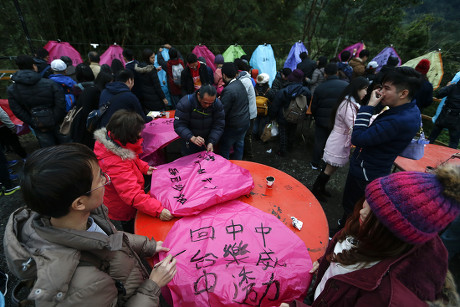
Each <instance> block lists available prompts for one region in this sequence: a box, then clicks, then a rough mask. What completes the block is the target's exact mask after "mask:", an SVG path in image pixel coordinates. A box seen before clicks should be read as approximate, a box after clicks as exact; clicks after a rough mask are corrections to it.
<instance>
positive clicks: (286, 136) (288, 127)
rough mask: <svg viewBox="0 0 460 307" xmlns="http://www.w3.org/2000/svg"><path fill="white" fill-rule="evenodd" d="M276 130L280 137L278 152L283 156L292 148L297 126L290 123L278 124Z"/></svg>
mask: <svg viewBox="0 0 460 307" xmlns="http://www.w3.org/2000/svg"><path fill="white" fill-rule="evenodd" d="M278 128H279V135H280V152H281V153H283V154H284V153H286V152H287V151H288V149H289V148H288V147H292V143H293V142H294V137H295V131H296V128H297V124H292V123H285V124H279V125H278Z"/></svg>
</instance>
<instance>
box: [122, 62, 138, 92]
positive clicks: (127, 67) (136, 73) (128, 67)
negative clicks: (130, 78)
mask: <svg viewBox="0 0 460 307" xmlns="http://www.w3.org/2000/svg"><path fill="white" fill-rule="evenodd" d="M136 64H137V65H139V62H138V61H137V60H132V61H131V62H128V63H126V66H125V68H126V69H129V70H131V71H132V72H133V74H134V86H133V88H132V89H131V92H132V93H133V94H134V95H136V97H137V99H139V100H141V99H142V79H141V78H140V73H138V72H137V71H136V70H135V69H134V67H135V66H136Z"/></svg>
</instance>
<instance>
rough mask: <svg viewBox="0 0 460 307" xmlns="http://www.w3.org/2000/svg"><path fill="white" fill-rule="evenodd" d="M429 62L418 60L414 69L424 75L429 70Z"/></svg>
mask: <svg viewBox="0 0 460 307" xmlns="http://www.w3.org/2000/svg"><path fill="white" fill-rule="evenodd" d="M430 64H431V63H430V60H427V59H422V60H421V61H420V62H418V64H417V66H415V70H416V71H418V72H419V73H421V74H422V75H426V74H427V73H428V71H429V70H430Z"/></svg>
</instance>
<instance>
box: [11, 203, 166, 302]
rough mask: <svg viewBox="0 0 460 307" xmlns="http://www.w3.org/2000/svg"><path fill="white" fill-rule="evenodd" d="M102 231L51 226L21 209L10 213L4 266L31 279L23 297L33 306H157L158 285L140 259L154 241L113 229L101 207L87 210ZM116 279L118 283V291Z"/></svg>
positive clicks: (150, 251)
mask: <svg viewBox="0 0 460 307" xmlns="http://www.w3.org/2000/svg"><path fill="white" fill-rule="evenodd" d="M91 217H92V218H93V219H94V222H95V223H96V224H97V225H98V226H99V227H100V228H102V230H103V231H104V232H105V233H106V234H107V236H106V235H104V234H102V233H96V232H87V231H77V230H71V229H63V228H55V227H53V226H52V225H51V224H50V220H49V218H46V217H44V216H40V215H39V214H38V213H36V212H34V211H31V210H29V209H26V208H20V209H18V210H16V211H15V212H13V213H12V214H11V216H10V218H9V220H8V224H7V226H6V229H5V236H4V240H3V245H4V250H5V256H6V259H7V263H8V268H9V269H10V271H11V272H13V273H14V274H15V275H16V276H17V277H18V278H20V279H34V278H36V282H35V284H34V286H33V288H32V291H31V292H30V294H29V296H28V299H30V300H33V301H35V305H36V306H47V307H48V306H65V307H69V306H98V307H99V306H100V307H102V306H158V304H159V298H158V297H159V295H160V288H159V287H158V285H157V284H156V283H155V282H153V281H152V280H150V279H148V277H149V273H148V272H147V270H146V269H145V267H144V266H143V265H142V263H141V260H140V257H151V256H152V255H153V254H154V253H155V249H156V242H155V241H154V240H149V239H148V238H147V237H143V236H138V235H132V234H129V233H124V232H118V231H117V230H116V229H115V227H114V226H113V225H112V223H111V222H110V221H109V219H108V217H107V208H106V207H105V206H101V207H99V208H97V209H96V210H94V211H93V212H92V213H91ZM116 282H117V283H118V284H119V283H120V282H121V283H122V284H123V288H124V289H125V290H126V292H125V294H119V292H118V290H117V287H116Z"/></svg>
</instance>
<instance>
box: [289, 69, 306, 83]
mask: <svg viewBox="0 0 460 307" xmlns="http://www.w3.org/2000/svg"><path fill="white" fill-rule="evenodd" d="M287 79H288V80H289V81H291V82H302V79H303V71H302V70H300V69H298V68H297V69H294V71H293V72H291V74H290V75H289V76H288V77H287Z"/></svg>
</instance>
